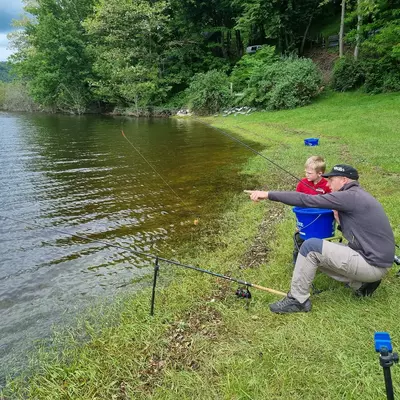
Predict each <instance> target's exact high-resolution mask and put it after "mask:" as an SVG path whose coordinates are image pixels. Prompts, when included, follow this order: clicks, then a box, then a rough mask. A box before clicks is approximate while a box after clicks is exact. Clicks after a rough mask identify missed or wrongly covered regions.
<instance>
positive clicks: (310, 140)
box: [304, 137, 319, 146]
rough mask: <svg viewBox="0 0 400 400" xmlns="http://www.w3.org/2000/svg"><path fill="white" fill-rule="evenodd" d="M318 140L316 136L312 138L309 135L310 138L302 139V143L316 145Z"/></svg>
mask: <svg viewBox="0 0 400 400" xmlns="http://www.w3.org/2000/svg"><path fill="white" fill-rule="evenodd" d="M318 142H319V139H318V138H312V137H310V138H308V139H304V144H305V145H306V146H318Z"/></svg>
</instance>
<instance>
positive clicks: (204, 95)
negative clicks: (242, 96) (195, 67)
mask: <svg viewBox="0 0 400 400" xmlns="http://www.w3.org/2000/svg"><path fill="white" fill-rule="evenodd" d="M186 96H187V103H188V107H189V109H190V110H192V111H193V112H194V113H196V114H200V115H207V114H213V113H215V112H218V111H219V110H220V109H221V108H222V107H226V106H229V105H230V104H231V102H232V95H231V93H230V89H229V80H228V77H227V75H226V74H225V73H224V72H221V71H217V70H212V71H209V72H206V73H198V74H196V75H195V76H194V77H193V78H192V81H191V83H190V86H189V87H188V89H187V90H186Z"/></svg>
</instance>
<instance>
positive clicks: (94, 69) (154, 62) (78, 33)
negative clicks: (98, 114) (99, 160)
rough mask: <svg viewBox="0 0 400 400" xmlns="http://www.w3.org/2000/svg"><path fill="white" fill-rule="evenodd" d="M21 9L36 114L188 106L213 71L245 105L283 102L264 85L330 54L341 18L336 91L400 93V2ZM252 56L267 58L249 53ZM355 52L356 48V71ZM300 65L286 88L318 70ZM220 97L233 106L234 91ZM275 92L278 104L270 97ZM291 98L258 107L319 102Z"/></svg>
mask: <svg viewBox="0 0 400 400" xmlns="http://www.w3.org/2000/svg"><path fill="white" fill-rule="evenodd" d="M23 1H24V2H25V10H26V12H27V14H26V16H25V17H24V18H23V19H21V20H20V21H18V22H17V25H18V26H19V27H20V28H22V30H20V31H18V33H14V34H13V37H12V41H13V43H14V46H15V48H16V49H17V52H16V53H15V55H14V56H13V58H12V62H13V65H14V70H15V71H16V72H17V74H18V76H19V77H20V79H21V80H22V81H23V82H26V84H27V87H28V89H29V92H30V94H31V96H32V97H33V98H34V99H35V101H36V102H37V103H38V104H40V105H43V106H46V107H52V108H53V109H55V110H62V111H67V112H74V113H81V112H85V111H86V110H87V109H88V107H95V106H96V107H99V106H100V107H101V108H103V109H104V107H115V106H117V107H121V106H122V107H135V108H136V109H137V110H138V112H139V110H140V109H146V108H147V107H149V106H153V105H160V104H165V103H168V101H170V99H171V98H175V99H181V98H182V97H181V95H180V93H183V92H184V91H185V89H186V88H188V87H189V85H191V87H192V88H193V85H194V82H196V80H197V81H198V80H199V79H200V78H199V77H201V79H205V78H206V77H207V78H210V79H211V76H214V75H213V74H214V72H213V73H212V74H210V75H207V72H208V71H218V73H219V74H220V75H218V76H219V77H220V78H221V77H222V76H228V77H229V80H228V81H226V82H227V83H226V84H227V85H228V88H229V89H230V84H231V83H232V84H233V86H232V87H233V90H234V91H236V92H244V91H246V96H244V97H243V98H242V100H243V101H244V100H245V99H246V98H247V99H248V101H250V100H249V99H250V98H251V96H252V95H251V96H250V95H249V93H253V94H254V93H256V92H257V93H258V92H260V93H258V94H257V96H255V97H254V99H253V100H251V102H252V103H253V104H254V103H257V102H256V101H255V98H256V97H257V98H258V97H259V96H262V97H263V98H264V99H267V98H269V99H271V98H275V97H276V96H282V95H283V94H282V91H277V90H278V89H277V88H278V87H280V88H281V89H282V88H284V87H286V88H287V89H289V86H288V85H287V84H283V83H282V82H281V84H277V85H275V86H274V90H275V92H274V93H275V94H272V89H271V87H270V85H264V86H260V79H261V78H262V81H263V82H265V77H266V76H269V75H271V76H274V79H277V78H278V75H282V74H279V71H278V70H277V71H275V72H272V71H273V70H274V68H276V62H277V60H278V59H280V57H281V56H286V57H287V56H289V55H291V56H293V55H303V54H306V52H307V49H308V48H310V47H311V46H315V43H317V42H318V43H320V41H318V34H316V33H315V32H316V31H317V28H316V27H318V26H319V27H321V21H324V20H327V18H328V17H332V18H331V19H330V20H327V23H331V22H332V21H333V20H335V19H337V18H338V17H339V19H340V15H341V13H342V12H343V18H342V24H341V26H342V28H343V29H342V32H343V33H346V35H345V38H344V43H345V44H346V47H347V48H346V49H345V50H344V52H345V53H346V57H347V58H343V59H342V60H340V63H339V64H338V66H337V67H336V68H335V74H336V75H335V82H334V85H335V87H337V88H338V89H339V90H347V89H349V88H354V87H356V86H357V85H364V87H365V88H366V89H367V90H368V91H371V92H374V91H389V90H400V83H399V78H398V76H399V74H398V71H399V62H400V47H399V39H398V38H399V30H400V28H399V27H400V22H399V21H400V15H399V9H400V4H399V2H400V0H302V1H296V0H282V1H276V0H247V1H239V0H209V1H193V0H135V1H132V0H80V1H76V0H23ZM342 6H343V7H342ZM345 17H346V18H345ZM337 25H338V26H337V30H336V32H339V29H340V26H339V23H338V24H337ZM310 32H313V33H310ZM252 45H262V48H261V50H258V51H257V52H256V53H255V54H247V53H246V48H247V47H248V46H252ZM348 49H354V58H356V59H357V62H353V60H352V57H350V58H349V55H348V54H349V51H348ZM286 60H289V59H288V58H287V59H286ZM291 60H292V61H290V62H289V61H286V64H282V65H283V68H284V70H285V71H286V72H287V73H289V74H290V77H288V79H287V82H290V81H291V80H292V79H296V76H295V75H296V73H295V71H294V69H293V68H292V64H293V66H294V65H295V64H296V63H300V64H299V66H300V65H301V66H305V65H308V66H310V64H309V62H308V61H301V60H300V59H297V58H293V57H292V58H291ZM347 60H349V61H348V63H349V65H347V64H346V62H347ZM280 62H282V63H283V61H282V59H280ZM291 63H292V64H291ZM307 63H308V64H307ZM260 71H263V74H264V75H263V74H261V75H260ZM310 71H311V70H310ZM215 73H216V72H215ZM196 74H197V75H196ZM198 74H200V75H198ZM201 74H203V75H201ZM265 74H266V75H265ZM311 75H312V79H311V80H310V81H308V84H309V85H310V88H311V87H312V90H311V92H312V93H315V92H318V90H316V91H315V90H314V89H315V87H314V86H315V85H318V82H319V77H317V75H315V74H314V72H312V73H311ZM194 76H196V78H195V80H193V77H194ZM216 76H217V75H215V76H214V78H215V79H216ZM214 78H213V79H214ZM268 79H269V78H268ZM271 79H272V78H271ZM279 79H281V78H279ZM282 79H283V78H282ZM343 79H344V80H346V82H341V80H343ZM219 81H220V82H223V81H224V79H222V78H221V79H219ZM311 81H312V82H313V83H311ZM218 87H219V86H218ZM268 88H270V89H268ZM221 90H222V92H221V96H222V97H221V98H224V95H223V93H225V90H227V89H226V88H224V89H222V88H221ZM266 90H270V91H271V93H261V91H266ZM282 90H283V89H282ZM279 93H280V94H279ZM286 95H287V96H289V97H290V96H292V95H293V93H292V94H290V93H289V91H287V93H286ZM289 97H286V100H282V101H279V99H276V100H274V102H273V103H274V104H273V105H271V104H270V103H269V102H265V101H261V102H259V105H261V106H267V107H268V108H277V107H292V106H295V105H300V104H303V103H304V102H307V101H309V100H307V101H300V100H299V99H296V100H295V99H294V98H291V100H289ZM311 97H312V96H311ZM191 102H192V103H193V97H192V98H191ZM267 103H268V104H267ZM193 104H194V103H193ZM279 104H281V105H279ZM182 105H183V104H182ZM206 108H207V107H206ZM209 109H210V110H211V109H212V110H214V109H215V107H214V106H211V105H210V107H209Z"/></svg>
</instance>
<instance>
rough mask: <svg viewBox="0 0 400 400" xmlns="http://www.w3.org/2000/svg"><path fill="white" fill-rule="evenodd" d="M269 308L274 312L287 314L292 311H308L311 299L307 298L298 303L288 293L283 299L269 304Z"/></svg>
mask: <svg viewBox="0 0 400 400" xmlns="http://www.w3.org/2000/svg"><path fill="white" fill-rule="evenodd" d="M269 309H270V310H271V311H272V312H273V313H276V314H289V313H294V312H309V311H311V301H310V299H307V300H306V301H305V302H304V303H300V302H299V301H298V300H296V299H295V298H294V297H292V296H291V295H290V294H288V295H287V296H286V297H285V298H284V299H282V300H279V301H277V302H276V303H272V304H270V305H269Z"/></svg>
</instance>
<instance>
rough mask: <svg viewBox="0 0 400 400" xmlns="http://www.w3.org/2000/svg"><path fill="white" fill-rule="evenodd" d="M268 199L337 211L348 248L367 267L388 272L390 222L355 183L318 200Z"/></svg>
mask: <svg viewBox="0 0 400 400" xmlns="http://www.w3.org/2000/svg"><path fill="white" fill-rule="evenodd" d="M268 199H269V200H272V201H279V202H281V203H285V204H288V205H291V206H298V207H312V208H328V209H332V210H337V211H338V214H339V220H340V225H341V228H342V233H343V236H344V237H345V238H346V239H347V240H348V242H349V247H350V248H352V249H353V250H355V251H357V252H358V253H359V254H361V256H362V257H363V258H364V259H365V260H366V261H367V262H368V264H370V265H374V266H376V267H382V268H390V267H391V266H392V264H393V259H394V253H395V244H394V236H393V231H392V228H391V226H390V223H389V219H388V217H387V216H386V214H385V211H384V210H383V207H382V205H381V204H380V203H379V202H378V201H377V200H376V199H375V198H374V197H373V196H372V195H370V194H369V193H368V192H366V191H365V190H364V189H362V188H361V187H360V184H359V183H358V182H357V181H352V182H349V183H347V184H346V185H344V186H343V187H342V188H341V189H340V190H339V191H338V192H333V193H328V194H322V195H319V196H312V195H307V194H304V193H298V192H268Z"/></svg>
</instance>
